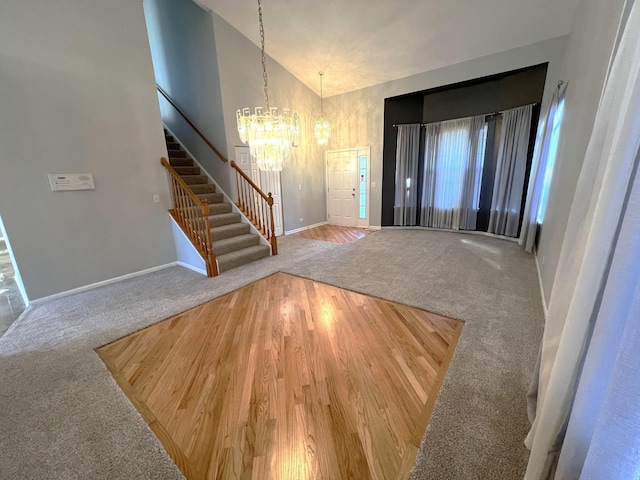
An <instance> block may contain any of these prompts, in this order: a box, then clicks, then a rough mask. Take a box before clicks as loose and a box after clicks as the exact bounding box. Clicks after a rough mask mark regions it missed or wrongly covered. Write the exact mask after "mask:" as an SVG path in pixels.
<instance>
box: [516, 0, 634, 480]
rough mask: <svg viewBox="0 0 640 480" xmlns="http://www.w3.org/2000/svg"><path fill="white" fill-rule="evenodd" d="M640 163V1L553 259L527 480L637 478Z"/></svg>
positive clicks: (614, 65)
mask: <svg viewBox="0 0 640 480" xmlns="http://www.w3.org/2000/svg"><path fill="white" fill-rule="evenodd" d="M569 100H570V99H569V98H567V101H569ZM639 163H640V4H638V3H634V4H633V6H632V8H631V12H630V15H629V19H628V21H627V24H626V26H625V27H624V30H623V33H622V37H621V41H620V45H619V48H618V50H617V51H616V52H615V55H613V61H612V62H611V71H610V72H609V76H608V78H607V81H606V84H605V87H604V90H603V93H602V98H601V101H600V105H599V107H598V112H597V114H596V118H595V123H594V126H593V130H592V135H591V139H590V141H589V145H588V147H587V151H586V154H585V158H584V162H583V164H582V169H581V171H580V177H579V179H578V184H577V186H576V193H575V195H574V201H573V203H572V206H571V211H570V214H569V219H568V222H567V229H566V233H565V237H564V240H563V244H562V250H561V253H560V259H559V261H558V267H557V270H556V276H555V279H554V284H553V285H554V287H553V290H552V292H551V300H550V302H549V314H548V317H547V321H546V324H545V330H544V335H543V340H542V346H541V360H540V366H539V375H538V376H536V378H535V381H537V383H536V384H534V387H535V389H536V391H537V396H536V397H535V402H534V403H532V405H531V406H532V407H533V412H534V413H535V418H534V421H533V425H532V427H531V431H530V432H529V435H528V437H527V440H526V445H527V446H528V447H529V448H530V449H531V455H530V457H529V464H528V466H527V472H526V475H525V479H526V480H540V479H543V478H544V479H546V478H553V473H552V472H554V471H556V468H557V474H556V475H555V477H556V478H558V479H561V478H585V479H587V478H594V479H609V478H611V479H613V478H616V479H617V478H638V472H639V469H640V454H639V452H640V447H639V445H638V443H639V440H638V438H639V437H638V435H640V414H639V413H638V412H639V410H638V409H639V408H640V392H639V390H638V388H640V382H639V381H638V373H637V365H638V353H637V352H638V341H640V338H639V337H640V335H639V334H638V331H639V330H640V325H639V324H638V323H639V321H640V320H639V316H638V312H639V306H638V305H639V302H640V300H639V296H640V291H639V289H640V287H639V286H638V267H639V266H638V262H639V261H640V260H639V258H638V251H639V245H638V241H639V240H640V237H639V236H638V231H639V226H638V225H639V223H638V222H639V217H640V198H639V197H640V193H639V192H638V185H637V182H638V179H637V177H638V169H639ZM567 425H568V428H567ZM559 446H561V450H560V452H558V450H559V448H558V447H559Z"/></svg>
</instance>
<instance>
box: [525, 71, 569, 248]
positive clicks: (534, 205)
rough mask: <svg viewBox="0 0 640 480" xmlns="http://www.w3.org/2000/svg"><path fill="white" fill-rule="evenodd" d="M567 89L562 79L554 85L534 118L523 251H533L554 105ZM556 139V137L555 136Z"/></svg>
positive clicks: (555, 116) (549, 153)
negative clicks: (546, 104)
mask: <svg viewBox="0 0 640 480" xmlns="http://www.w3.org/2000/svg"><path fill="white" fill-rule="evenodd" d="M566 89H567V85H566V84H565V83H560V84H558V88H556V90H555V91H554V92H553V97H552V98H551V102H550V103H549V108H548V110H547V112H546V114H544V116H543V117H542V118H541V119H540V122H538V135H537V138H536V146H535V149H534V152H533V161H532V163H531V173H530V174H529V190H528V192H527V201H526V204H525V207H524V218H523V220H522V229H521V231H520V240H519V241H518V243H519V244H520V245H524V249H525V250H526V251H527V252H532V251H533V244H534V243H535V240H536V228H537V224H538V213H539V211H540V208H541V206H542V205H541V204H540V202H541V200H543V199H542V189H543V188H544V185H545V183H548V182H549V181H550V179H551V178H550V177H551V173H552V171H549V172H547V170H548V169H549V168H552V167H551V166H550V162H552V161H553V158H552V156H554V155H555V154H556V152H555V148H554V147H555V146H554V145H553V144H552V143H553V129H554V126H555V124H556V121H557V119H558V116H559V113H560V112H559V111H558V107H559V106H560V103H561V102H562V101H563V99H564V95H565V92H566ZM556 141H557V139H556Z"/></svg>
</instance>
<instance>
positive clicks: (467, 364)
mask: <svg viewBox="0 0 640 480" xmlns="http://www.w3.org/2000/svg"><path fill="white" fill-rule="evenodd" d="M276 271H285V272H290V273H294V274H298V275H302V276H306V277H309V278H313V279H316V280H320V281H323V282H326V283H330V284H334V285H337V286H340V287H344V288H348V289H352V290H356V291H360V292H363V293H367V294H369V295H374V296H378V297H382V298H387V299H390V300H394V301H397V302H400V303H405V304H408V305H413V306H417V307H420V308H424V309H426V310H430V311H434V312H436V313H441V314H443V315H446V316H450V317H454V318H459V319H461V320H465V321H466V325H465V328H464V331H463V333H462V336H461V338H460V342H459V344H458V347H457V349H456V354H455V356H454V358H453V361H452V363H451V366H450V369H449V373H448V375H447V378H446V379H445V382H444V385H443V388H442V391H441V394H440V398H439V400H438V403H437V405H436V409H435V411H434V414H433V416H432V419H431V423H430V425H429V427H428V428H427V432H426V435H425V437H424V439H423V442H422V446H421V450H420V452H419V454H418V460H417V463H416V466H415V468H414V471H413V474H412V478H416V479H418V478H420V479H422V478H424V479H439V480H445V479H474V478H478V479H485V478H486V479H501V480H509V479H514V480H515V479H520V478H522V476H523V473H524V468H525V465H526V459H527V455H528V452H527V451H526V449H525V448H524V446H523V444H522V440H523V438H524V436H525V435H526V432H527V429H528V422H527V419H526V403H525V397H524V396H525V392H526V388H527V384H528V382H529V380H530V375H531V372H532V370H533V363H534V360H535V356H536V352H537V348H538V344H539V341H540V338H541V334H542V327H543V321H542V311H541V306H540V296H539V292H538V284H537V277H536V273H535V265H534V261H533V257H531V256H530V255H527V254H525V253H524V252H522V251H521V250H520V249H519V247H518V246H517V245H515V244H513V243H510V242H505V241H501V240H495V239H490V238H485V237H480V236H473V235H464V234H454V233H441V232H426V231H416V230H409V231H401V230H383V231H381V232H376V233H374V234H371V235H368V236H367V237H366V238H363V239H361V240H359V241H357V242H355V243H353V244H348V245H337V244H330V243H327V242H320V241H313V240H305V239H299V238H296V239H294V238H283V239H282V241H281V242H280V255H279V256H277V257H270V258H267V259H264V260H261V261H260V262H258V263H256V264H254V265H249V266H244V267H241V268H239V269H235V270H231V271H229V272H226V273H224V274H223V275H221V276H220V277H217V278H213V279H208V278H205V277H202V276H199V275H197V274H195V273H193V272H190V271H188V270H185V269H182V268H180V267H174V268H170V269H167V270H163V271H160V272H156V273H154V274H150V275H146V276H144V277H139V278H135V279H131V280H128V281H124V282H120V283H118V284H114V285H110V286H107V287H103V288H99V289H95V290H92V291H89V292H85V293H82V294H78V295H74V296H71V297H67V298H64V299H59V300H55V301H52V302H49V303H48V304H45V305H40V306H37V307H35V308H30V309H29V310H28V311H27V312H25V314H24V315H23V316H22V317H21V318H20V319H19V320H18V321H17V322H15V323H14V324H13V325H12V327H11V328H10V329H9V331H8V332H7V333H6V334H5V336H4V337H2V338H1V339H0V381H1V385H2V388H1V390H0V407H1V408H2V411H3V414H2V416H1V417H0V431H1V432H2V435H1V436H0V451H1V452H2V455H1V456H0V478H3V479H4V478H6V479H49V478H51V479H66V478H80V479H88V478H91V479H172V478H181V475H180V473H179V471H178V470H177V468H176V467H175V466H174V465H173V463H172V462H171V460H170V459H169V457H168V456H167V455H166V453H165V452H164V450H162V447H161V446H160V444H159V442H158V441H157V439H156V438H155V437H154V436H153V434H152V433H151V431H150V430H149V429H148V428H147V426H146V424H145V423H144V421H143V420H142V418H141V417H140V416H139V415H138V413H137V412H136V410H135V408H134V407H133V406H132V405H131V404H130V403H129V402H128V400H127V399H126V397H125V396H124V394H123V393H122V392H121V391H120V389H119V388H118V387H117V385H116V384H115V382H114V381H113V379H112V378H111V376H110V374H109V372H108V371H107V369H106V368H105V367H104V365H103V364H102V362H101V361H100V359H99V358H98V356H97V355H96V353H95V352H94V349H95V348H96V347H98V346H101V345H103V344H105V343H108V342H110V341H113V340H115V339H117V338H120V337H122V336H124V335H127V334H129V333H131V332H133V331H135V330H138V329H140V328H142V327H145V326H147V325H150V324H152V323H155V322H157V321H159V320H161V319H163V318H167V317H169V316H172V315H175V314H176V313H179V312H181V311H184V310H186V309H188V308H190V307H193V306H195V305H198V304H201V303H203V302H205V301H207V300H210V299H212V298H215V297H217V296H220V295H221V294H224V293H227V292H229V291H232V290H235V289H236V288H238V287H240V286H243V285H246V284H248V283H250V282H252V281H254V280H256V279H258V278H262V277H264V276H266V275H268V274H271V273H273V272H276Z"/></svg>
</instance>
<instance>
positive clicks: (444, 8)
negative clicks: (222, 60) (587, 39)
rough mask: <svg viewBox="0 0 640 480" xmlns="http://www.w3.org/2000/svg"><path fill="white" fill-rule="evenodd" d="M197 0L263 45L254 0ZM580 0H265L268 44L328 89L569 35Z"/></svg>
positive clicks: (310, 81) (314, 85) (296, 71)
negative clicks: (320, 80) (320, 79)
mask: <svg viewBox="0 0 640 480" xmlns="http://www.w3.org/2000/svg"><path fill="white" fill-rule="evenodd" d="M196 1H197V2H198V3H200V4H201V5H204V6H206V7H209V8H211V9H212V10H213V11H214V12H216V13H217V14H218V15H220V16H221V17H222V18H224V19H225V20H226V21H227V22H229V23H230V24H231V25H233V26H234V27H235V28H236V29H238V30H239V31H240V32H242V33H243V34H244V35H245V36H246V37H248V38H249V39H250V40H251V41H252V42H254V43H255V44H256V45H260V37H259V31H258V3H257V0H196ZM578 1H579V0H482V1H479V0H393V1H390V0H348V1H347V0H323V1H311V0H263V2H262V9H263V19H264V27H265V38H266V52H267V54H269V55H270V56H271V57H273V58H274V59H275V60H276V61H278V62H279V63H280V64H281V65H283V66H284V67H285V68H286V69H287V70H289V71H290V72H291V73H292V74H293V75H295V76H296V77H297V78H298V79H299V80H301V81H302V82H304V83H305V84H306V85H307V86H309V87H310V88H311V89H313V90H314V91H315V92H316V93H319V77H318V72H320V71H323V72H324V74H325V75H324V79H323V83H324V95H325V96H331V95H337V94H340V93H344V92H349V91H352V90H357V89H360V88H364V87H368V86H371V85H376V84H379V83H382V82H386V81H389V80H395V79H398V78H404V77H407V76H410V75H414V74H417V73H422V72H425V71H429V70H433V69H436V68H440V67H444V66H448V65H453V64H456V63H460V62H463V61H465V60H470V59H473V58H478V57H482V56H485V55H490V54H492V53H498V52H502V51H505V50H509V49H511V48H516V47H520V46H524V45H529V44H532V43H535V42H539V41H542V40H546V39H549V38H554V37H559V36H562V35H566V34H568V33H569V31H570V28H571V22H572V20H573V14H574V11H575V8H576V6H577V3H578ZM256 67H257V68H260V66H259V65H257V66H256Z"/></svg>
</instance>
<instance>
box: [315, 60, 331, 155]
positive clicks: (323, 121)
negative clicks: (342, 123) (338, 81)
mask: <svg viewBox="0 0 640 480" xmlns="http://www.w3.org/2000/svg"><path fill="white" fill-rule="evenodd" d="M318 75H320V117H318V118H316V119H315V120H314V122H313V135H314V136H315V137H316V140H317V141H318V145H326V144H327V143H329V137H331V119H329V118H325V117H324V109H323V106H322V76H323V75H324V72H319V73H318Z"/></svg>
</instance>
